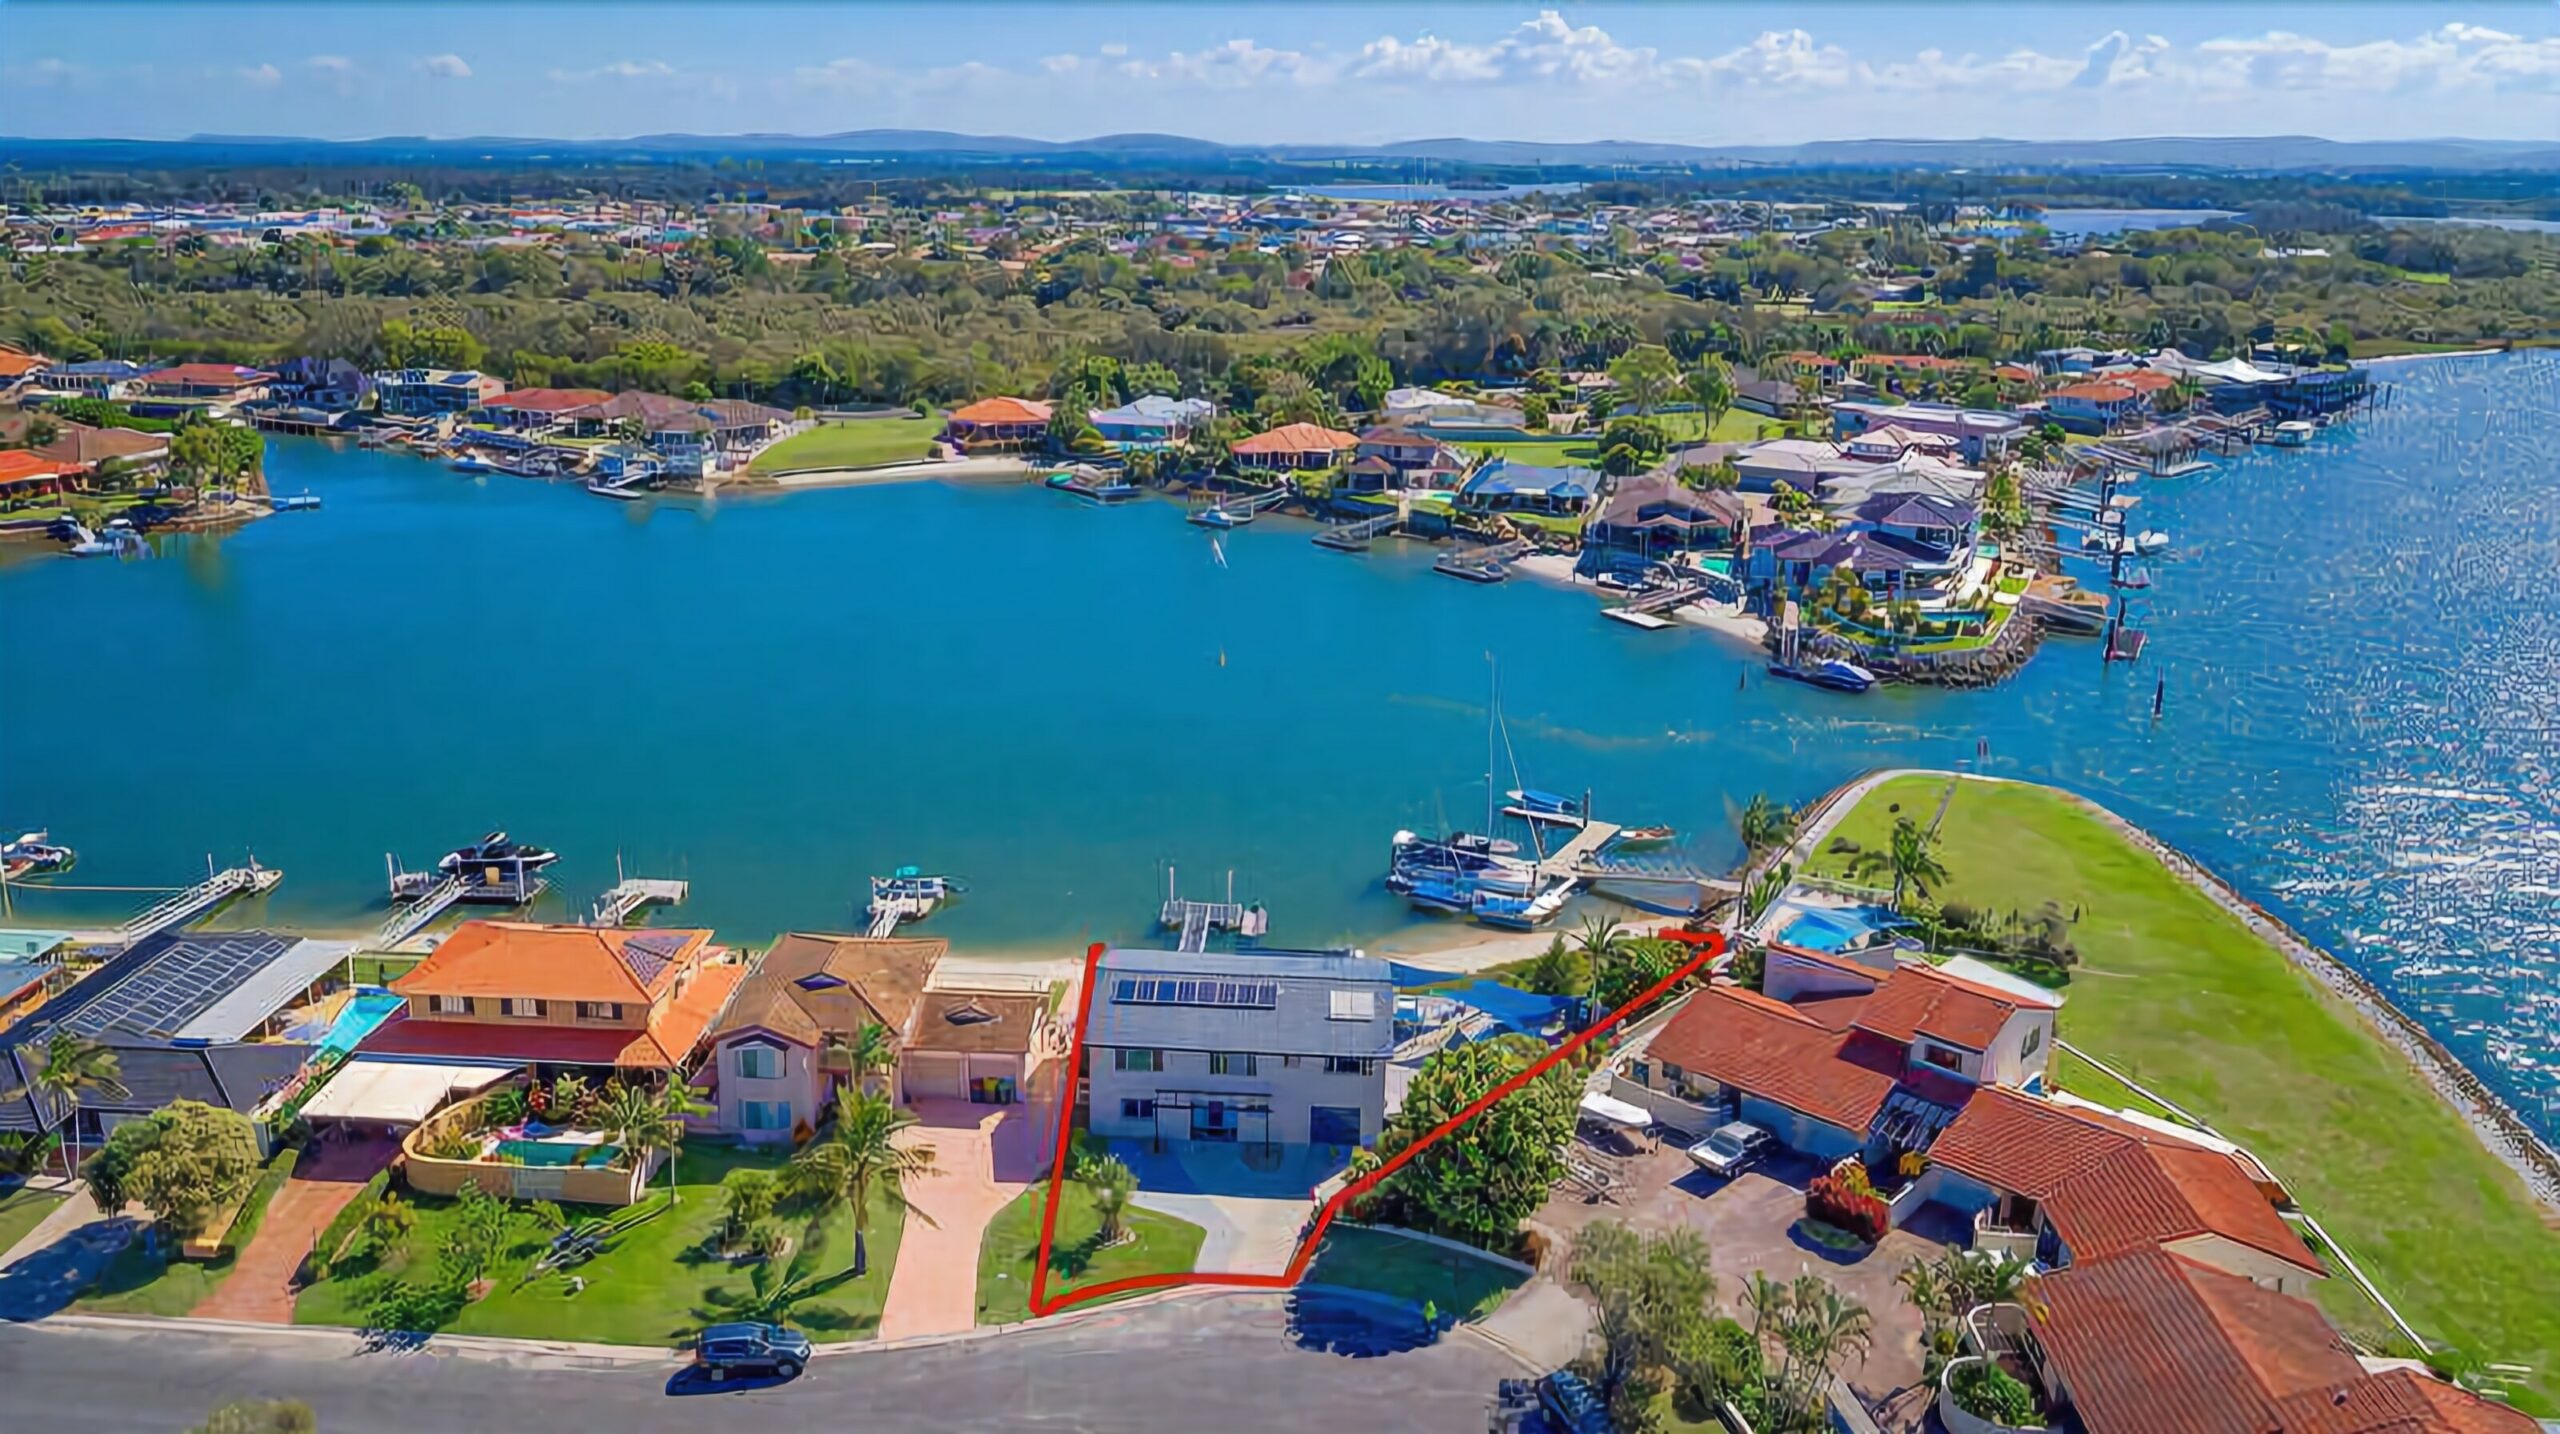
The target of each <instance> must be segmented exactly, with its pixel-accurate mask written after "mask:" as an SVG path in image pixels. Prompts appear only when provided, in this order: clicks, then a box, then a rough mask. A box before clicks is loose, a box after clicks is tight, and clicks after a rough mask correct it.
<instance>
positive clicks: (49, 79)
mask: <svg viewBox="0 0 2560 1434" xmlns="http://www.w3.org/2000/svg"><path fill="white" fill-rule="evenodd" d="M870 128H904V129H944V130H956V131H960V132H964V133H971V134H1009V135H1022V136H1028V137H1032V138H1037V139H1072V138H1080V137H1086V136H1092V135H1100V134H1110V133H1126V132H1131V131H1152V132H1161V133H1170V134H1180V135H1189V136H1194V137H1197V138H1201V139H1211V140H1220V141H1226V142H1230V143H1289V142H1303V143H1319V144H1325V143H1377V142H1384V141H1390V140H1398V139H1422V138H1438V137H1444V136H1462V137H1468V138H1476V139H1520V140H1542V141H1572V140H1600V139H1622V140H1648V141H1668V142H1677V143H1689V144H1757V143H1791V142H1798V141H1805V140H1816V139H1858V138H1878V137H1893V138H1933V139H1972V138H1982V137H2002V138H2016V139H2098V138H2113V137H2122V136H2131V135H2161V134H2190V135H2216V134H2218V135H2266V134H2315V135H2323V136H2327V137H2329V138H2333V139H2418V138H2441V137H2448V136H2463V137H2471V138H2484V139H2549V140H2553V141H2554V142H2560V3H2555V0H2533V3H2522V0H2517V3H2504V4H2482V5H2466V4H2461V3H2431V4H2392V3H2361V4H2344V3H2330V4H2322V5H2257V4H2247V3H2178V4H2147V5H2137V4H2122V3H2086V4H2063V3H2046V4H2040V5H2024V6H2010V5H2003V4H1990V3H1985V4H1967V5H1949V4H1933V3H1926V0H1905V3H1896V4H1891V5H1856V4H1795V5H1786V6H1774V5H1755V4H1748V3H1735V4H1696V5H1684V4H1641V5H1591V6H1573V7H1566V8H1556V9H1548V8H1544V7H1543V6H1540V5H1538V4H1536V3H1534V0H1533V3H1531V4H1526V5H1520V4H1497V3H1472V4H1463V5H1447V4H1440V5H1397V4H1385V3H1368V4H1358V5H1334V4H1287V5H1271V4H1263V5H1254V4H1233V5H1222V4H1215V3H1203V0H1189V3H1180V4H1175V3H1164V4H1144V5H1127V4H1090V5H1087V4H1067V3H1046V4H1023V3H997V0H937V3H932V4H898V3H867V4H866V3H817V0H811V3H802V4H783V5H771V4H758V3H732V0H695V3H690V4H685V3H673V0H657V3H636V4H635V3H612V0H550V3H530V4H509V3H500V0H446V3H442V4H434V5H413V4H407V3H402V0H379V3H349V0H308V3H269V4H212V3H204V0H0V134H14V135H22V136H31V137H32V136H41V137H129V138H179V137H184V136H187V135H193V134H234V135H240V134H265V135H308V136H314V137H321V138H333V139H347V138H364V137H370V136H380V135H434V136H444V137H454V136H465V135H516V136H526V137H541V138H558V139H593V138H610V137H619V136H629V135H636V134H652V133H673V132H684V133H694V134H737V133H747V132H763V133H789V134H828V133H835V132H840V131H844V130H854V129H870Z"/></svg>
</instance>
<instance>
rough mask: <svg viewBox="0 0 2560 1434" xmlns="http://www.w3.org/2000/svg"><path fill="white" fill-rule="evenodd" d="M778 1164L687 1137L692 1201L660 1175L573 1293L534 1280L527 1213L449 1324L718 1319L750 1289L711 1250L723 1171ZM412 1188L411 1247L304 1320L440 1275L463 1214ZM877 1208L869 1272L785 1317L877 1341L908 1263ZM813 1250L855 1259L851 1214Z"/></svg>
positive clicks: (532, 1330)
mask: <svg viewBox="0 0 2560 1434" xmlns="http://www.w3.org/2000/svg"><path fill="white" fill-rule="evenodd" d="M779 1164H780V1160H779V1158H778V1157H776V1156H773V1155H768V1154H763V1153H760V1152H754V1153H751V1152H747V1151H743V1150H738V1149H731V1148H728V1147H719V1146H710V1145H696V1146H692V1147H688V1148H687V1149H686V1150H685V1152H684V1158H683V1161H682V1164H681V1165H680V1166H679V1168H678V1170H677V1173H676V1180H677V1193H678V1194H679V1195H681V1196H682V1197H683V1198H682V1200H681V1202H680V1203H678V1204H676V1205H674V1206H672V1207H671V1206H669V1205H668V1204H667V1193H666V1178H665V1176H664V1174H663V1173H661V1174H660V1176H659V1178H658V1180H657V1182H656V1183H655V1184H654V1185H653V1186H652V1187H651V1193H650V1195H649V1196H648V1198H647V1199H646V1200H645V1201H644V1202H643V1203H642V1204H641V1205H639V1206H635V1207H633V1208H634V1209H635V1210H648V1211H652V1212H655V1213H654V1215H653V1216H652V1218H650V1219H649V1220H647V1221H646V1222H645V1223H642V1224H640V1225H638V1226H636V1227H634V1228H633V1229H630V1230H628V1231H625V1232H624V1233H622V1234H620V1235H617V1236H615V1237H614V1238H613V1239H612V1240H610V1241H609V1242H608V1243H607V1246H606V1249H605V1251H604V1253H602V1254H600V1255H598V1256H597V1257H596V1258H595V1259H593V1260H590V1261H588V1262H587V1263H585V1264H584V1265H580V1266H578V1267H577V1268H576V1270H575V1271H574V1272H573V1273H576V1274H578V1275H581V1276H584V1277H585V1279H586V1289H585V1290H584V1291H583V1292H582V1293H578V1294H571V1293H570V1292H569V1285H568V1281H567V1280H566V1279H565V1278H564V1277H563V1276H561V1275H558V1274H553V1275H546V1276H544V1277H542V1278H541V1279H539V1280H536V1281H534V1282H532V1283H530V1284H527V1283H524V1282H523V1277H524V1275H525V1273H526V1272H527V1271H528V1270H529V1268H530V1267H531V1266H532V1264H533V1261H534V1260H535V1258H536V1257H537V1256H539V1255H540V1254H541V1250H542V1239H543V1234H542V1232H541V1231H540V1230H538V1229H537V1228H536V1227H535V1225H534V1222H533V1220H532V1219H531V1217H530V1216H529V1215H527V1216H520V1217H519V1218H518V1219H517V1221H516V1223H515V1225H514V1234H515V1237H516V1243H515V1245H514V1247H513V1248H512V1249H511V1250H510V1251H509V1252H508V1253H507V1254H505V1255H504V1256H502V1257H501V1258H500V1259H499V1262H498V1266H497V1274H496V1280H497V1287H496V1288H495V1289H493V1290H491V1291H490V1292H489V1294H488V1296H487V1297H486V1298H484V1299H481V1300H477V1301H475V1302H473V1303H471V1304H469V1305H466V1306H464V1307H463V1311H462V1313H461V1315H460V1316H459V1317H457V1318H456V1319H455V1320H454V1321H453V1322H452V1323H451V1324H450V1325H448V1326H446V1329H447V1330H449V1331H450V1332H452V1333H455V1334H487V1335H503V1336H509V1337H513V1338H517V1339H562V1340H579V1341H585V1342H590V1343H600V1344H643V1345H662V1346H668V1345H674V1344H677V1343H680V1342H681V1341H683V1340H684V1339H686V1338H688V1337H690V1336H691V1335H692V1333H693V1332H694V1331H696V1330H698V1329H700V1328H701V1327H702V1326H703V1325H704V1324H706V1323H709V1322H710V1321H711V1319H713V1318H716V1317H717V1305H718V1295H719V1294H721V1293H723V1292H739V1291H744V1290H745V1289H746V1288H747V1283H748V1274H747V1267H746V1266H744V1265H735V1266H733V1265H729V1264H727V1263H725V1262H722V1261H719V1260H714V1259H710V1258H706V1257H705V1256H704V1255H703V1254H702V1253H701V1250H702V1247H703V1245H704V1242H705V1241H706V1240H707V1239H708V1238H709V1237H710V1235H711V1232H712V1229H713V1227H714V1226H716V1225H718V1224H719V1222H720V1211H721V1202H720V1190H719V1186H720V1178H721V1177H722V1176H724V1175H726V1174H728V1173H729V1172H730V1171H732V1170H735V1169H738V1168H740V1167H741V1166H756V1167H760V1168H764V1169H772V1168H775V1167H777V1166H778V1165H779ZM402 1198H403V1199H407V1200H409V1201H410V1203H411V1204H412V1205H413V1206H414V1207H415V1208H416V1210H417V1212H418V1223H417V1227H416V1228H415V1229H414V1230H412V1231H411V1232H410V1234H409V1236H408V1238H407V1239H406V1240H404V1241H402V1243H401V1247H400V1248H399V1249H398V1250H397V1251H394V1252H392V1254H391V1255H390V1257H389V1258H387V1259H377V1258H376V1257H374V1256H372V1255H370V1254H367V1253H362V1252H351V1253H350V1255H349V1257H348V1258H347V1259H345V1260H342V1261H340V1262H339V1265H338V1268H337V1269H335V1270H332V1271H331V1272H330V1274H329V1278H327V1279H325V1280H322V1281H320V1282H318V1283H316V1284H314V1285H312V1286H311V1287H310V1288H309V1289H306V1290H304V1291H303V1292H302V1297H301V1299H300V1300H299V1301H297V1302H296V1303H295V1305H294V1310H293V1319H294V1323H296V1324H324V1325H347V1326H352V1327H356V1328H361V1327H363V1325H364V1324H365V1316H366V1312H367V1311H368V1310H369V1309H370V1308H371V1307H372V1303H373V1298H374V1295H375V1293H376V1291H378V1290H379V1289H380V1288H381V1286H382V1285H383V1284H384V1283H386V1282H387V1281H390V1280H393V1279H399V1278H407V1279H410V1280H412V1281H413V1282H415V1281H423V1280H425V1279H427V1278H429V1277H431V1276H432V1274H433V1272H434V1269H435V1261H436V1250H437V1248H438V1247H439V1246H440V1245H441V1244H442V1243H443V1240H444V1232H445V1231H446V1230H447V1229H448V1228H449V1227H450V1225H451V1223H452V1220H453V1210H454V1204H453V1202H452V1201H450V1200H435V1199H427V1198H423V1197H411V1196H409V1195H408V1194H407V1192H405V1191H404V1192H402ZM871 1208H872V1218H871V1233H870V1238H869V1245H870V1256H871V1260H870V1268H869V1270H868V1271H867V1272H866V1273H865V1274H864V1275H863V1277H862V1278H861V1279H859V1280H844V1281H840V1282H827V1283H826V1284H825V1287H824V1288H822V1289H821V1290H820V1291H819V1292H818V1293H816V1294H814V1295H812V1296H811V1297H810V1298H808V1299H805V1300H803V1301H802V1302H801V1303H799V1304H798V1305H797V1306H795V1307H794V1308H793V1309H792V1310H791V1311H790V1312H789V1314H788V1315H787V1316H786V1319H787V1321H788V1322H789V1323H791V1324H793V1325H796V1326H798V1327H799V1328H801V1329H803V1330H806V1331H807V1332H808V1334H809V1337H810V1338H811V1339H815V1340H819V1341H836V1340H853V1339H868V1338H870V1337H871V1335H872V1333H873V1332H874V1331H876V1330H877V1329H878V1328H879V1326H880V1306H881V1304H882V1302H883V1301H884V1300H885V1298H886V1297H887V1294H888V1289H889V1272H890V1271H891V1270H893V1269H895V1268H896V1266H897V1263H898V1237H899V1235H900V1234H901V1232H902V1217H901V1216H900V1215H899V1213H898V1212H897V1211H895V1210H892V1209H890V1208H888V1207H887V1205H886V1204H885V1203H884V1202H883V1201H882V1200H881V1199H880V1197H879V1196H878V1195H877V1194H875V1195H874V1196H873V1198H872V1207H871ZM567 1209H568V1212H569V1214H570V1216H571V1217H572V1218H594V1217H607V1218H609V1217H610V1216H611V1215H612V1214H614V1213H616V1212H611V1211H608V1210H605V1209H603V1208H602V1207H599V1206H592V1205H573V1206H569V1207H567ZM776 1218H777V1219H779V1220H780V1221H781V1223H782V1225H783V1228H785V1229H786V1230H788V1231H790V1232H791V1234H792V1236H793V1238H795V1239H807V1238H809V1227H808V1225H807V1223H806V1219H805V1217H804V1216H802V1215H801V1214H799V1213H796V1212H792V1211H788V1210H786V1211H785V1212H784V1213H783V1214H781V1215H779V1216H777V1217H776ZM810 1248H811V1250H812V1252H813V1262H814V1267H815V1269H817V1270H818V1271H820V1272H822V1273H821V1280H822V1282H824V1281H828V1277H831V1276H833V1275H835V1274H837V1273H838V1272H840V1271H843V1270H846V1269H849V1268H850V1267H851V1266H852V1263H853V1233H852V1222H851V1220H850V1218H849V1217H848V1216H846V1215H845V1214H844V1213H843V1212H841V1211H839V1212H837V1213H836V1214H834V1215H831V1216H829V1217H828V1218H827V1220H826V1223H825V1225H824V1227H823V1228H822V1229H821V1230H820V1231H819V1232H818V1237H817V1239H816V1241H815V1242H814V1244H813V1245H811V1247H810Z"/></svg>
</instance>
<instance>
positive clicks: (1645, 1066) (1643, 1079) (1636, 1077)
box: [1627, 1061, 1653, 1090]
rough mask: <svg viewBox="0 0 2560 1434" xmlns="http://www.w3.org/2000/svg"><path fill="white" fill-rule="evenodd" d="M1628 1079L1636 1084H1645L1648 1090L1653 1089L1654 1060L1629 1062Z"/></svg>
mask: <svg viewBox="0 0 2560 1434" xmlns="http://www.w3.org/2000/svg"><path fill="white" fill-rule="evenodd" d="M1627 1079H1629V1080H1632V1081H1634V1082H1635V1083H1636V1084H1638V1085H1640V1086H1643V1087H1644V1088H1645V1089H1647V1090H1651V1089H1653V1062H1651V1061H1629V1062H1627Z"/></svg>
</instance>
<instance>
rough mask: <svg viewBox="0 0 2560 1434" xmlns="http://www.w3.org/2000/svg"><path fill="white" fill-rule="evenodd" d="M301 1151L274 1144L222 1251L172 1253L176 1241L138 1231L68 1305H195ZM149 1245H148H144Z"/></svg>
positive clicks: (127, 1310)
mask: <svg viewBox="0 0 2560 1434" xmlns="http://www.w3.org/2000/svg"><path fill="white" fill-rule="evenodd" d="M300 1155H301V1152H300V1151H299V1150H297V1149H293V1148H287V1149H283V1150H279V1151H277V1152H276V1153H275V1155H274V1156H273V1157H272V1158H270V1159H269V1160H268V1161H267V1163H266V1165H265V1166H264V1167H262V1168H261V1169H260V1170H259V1172H258V1179H257V1183H255V1184H254V1185H252V1186H250V1187H249V1194H248V1197H247V1198H246V1199H245V1200H244V1201H242V1203H241V1207H240V1213H239V1214H238V1216H236V1217H235V1218H234V1219H233V1220H232V1222H231V1227H230V1229H229V1230H228V1231H227V1232H226V1233H225V1234H224V1235H223V1237H222V1253H221V1254H220V1255H218V1256H216V1257H214V1258H213V1259H210V1260H182V1259H179V1258H177V1254H178V1242H177V1241H175V1240H171V1239H167V1238H162V1239H159V1240H156V1241H149V1242H146V1241H145V1240H143V1239H142V1238H140V1237H139V1236H137V1237H136V1238H135V1240H134V1242H133V1243H132V1244H130V1245H127V1246H125V1247H124V1249H123V1250H122V1251H120V1252H119V1253H118V1254H117V1255H116V1257H115V1258H114V1259H112V1260H110V1261H108V1262H107V1267H106V1269H104V1270H102V1271H100V1272H99V1275H98V1279H97V1282H96V1283H94V1284H92V1285H90V1286H89V1288H88V1290H87V1291H86V1292H84V1293H83V1294H82V1295H81V1296H80V1298H78V1299H77V1300H74V1301H72V1308H74V1309H76V1310H80V1311H82V1312H84V1313H88V1314H135V1315H159V1316H164V1317H168V1316H177V1315H184V1314H188V1313H191V1312H193V1311H194V1309H195V1307H196V1306H197V1305H198V1304H201V1303H203V1301H204V1298H205V1296H207V1295H209V1294H212V1293H213V1292H214V1291H215V1290H217V1289H220V1288H221V1287H222V1282H223V1281H224V1280H226V1279H229V1278H230V1277H231V1265H232V1260H233V1257H234V1256H236V1255H237V1254H238V1253H239V1252H240V1251H241V1250H243V1249H245V1248H247V1247H248V1244H249V1241H250V1240H251V1239H252V1238H254V1237H255V1236H256V1235H257V1233H258V1225H259V1223H260V1222H261V1221H263V1220H264V1219H265V1218H266V1214H267V1202H268V1201H269V1200H272V1199H274V1198H275V1194H276V1192H277V1191H278V1190H281V1189H283V1188H284V1182H285V1181H286V1180H287V1179H289V1178H290V1177H291V1176H292V1174H293V1167H294V1163H295V1161H296V1160H297V1159H298V1158H299V1157H300ZM146 1246H148V1247H146Z"/></svg>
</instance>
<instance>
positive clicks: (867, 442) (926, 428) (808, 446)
mask: <svg viewBox="0 0 2560 1434" xmlns="http://www.w3.org/2000/svg"><path fill="white" fill-rule="evenodd" d="M940 432H942V420H941V419H939V418H858V419H853V420H850V421H847V422H843V423H821V424H819V425H818V426H817V427H815V428H812V429H809V430H807V431H806V432H803V433H795V434H793V435H791V436H790V437H789V438H786V439H784V440H782V441H781V442H780V443H777V444H775V445H773V446H772V447H771V448H768V449H766V450H765V451H763V452H762V453H759V454H757V455H756V456H755V461H754V462H752V463H750V464H748V465H747V471H748V472H750V473H789V472H791V471H793V470H795V469H802V468H876V467H878V466H879V465H881V464H884V463H911V462H913V461H915V460H916V459H919V458H923V457H925V456H926V455H928V454H930V453H932V452H933V440H934V435H936V434H938V433H940Z"/></svg>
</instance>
